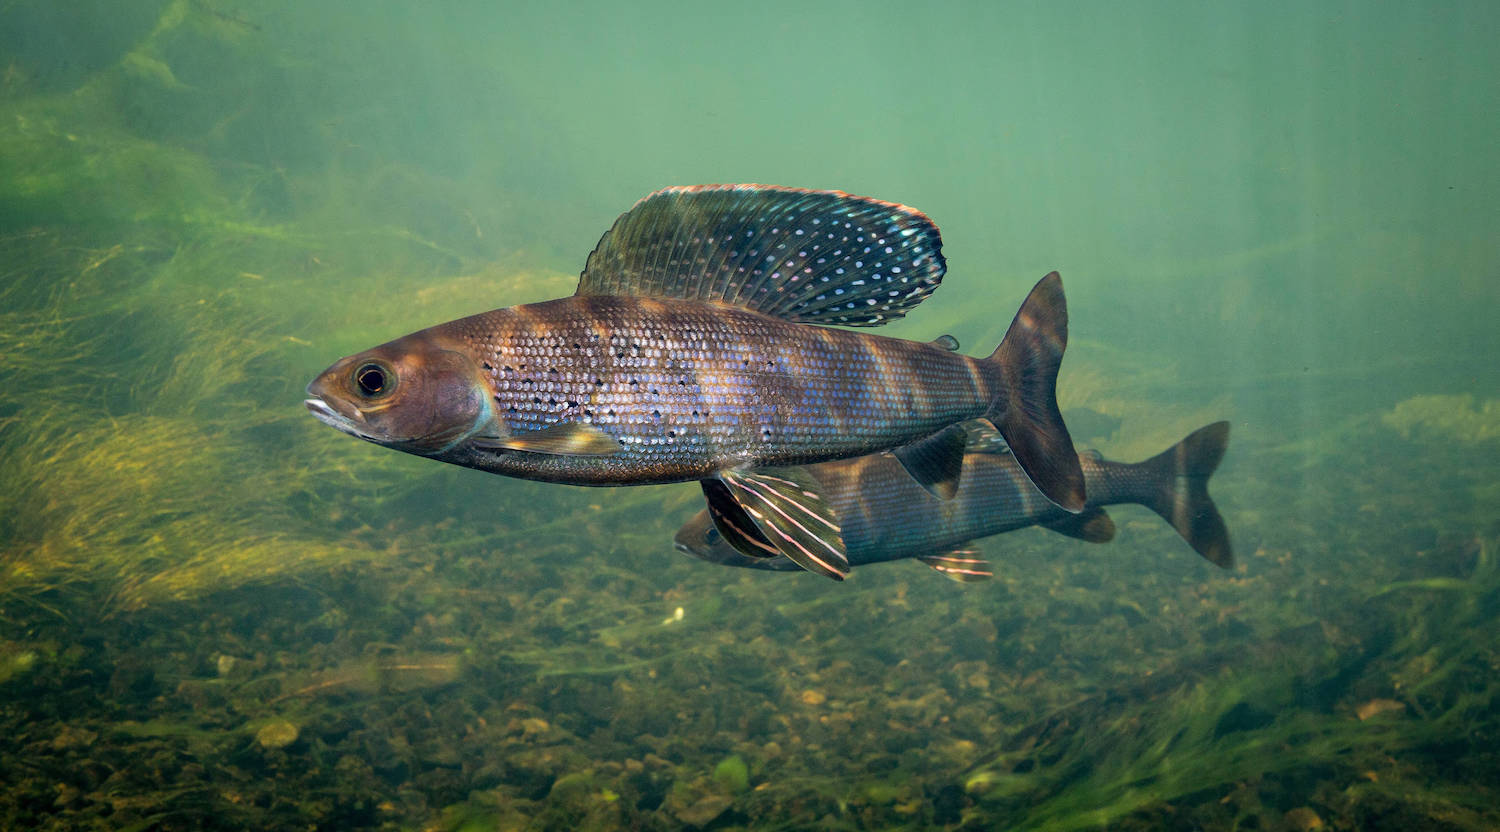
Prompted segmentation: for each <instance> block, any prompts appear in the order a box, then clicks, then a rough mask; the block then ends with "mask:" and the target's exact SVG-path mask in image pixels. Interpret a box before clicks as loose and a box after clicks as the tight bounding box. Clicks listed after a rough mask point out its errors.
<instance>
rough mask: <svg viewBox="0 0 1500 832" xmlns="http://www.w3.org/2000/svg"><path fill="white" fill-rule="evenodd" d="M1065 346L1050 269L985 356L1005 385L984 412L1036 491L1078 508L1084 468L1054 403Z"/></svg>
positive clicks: (1058, 281) (1057, 280)
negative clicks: (999, 373)
mask: <svg viewBox="0 0 1500 832" xmlns="http://www.w3.org/2000/svg"><path fill="white" fill-rule="evenodd" d="M1067 346H1068V304H1067V300H1066V299H1065V298H1064V297H1063V289H1062V278H1061V277H1059V276H1058V274H1057V272H1052V273H1051V274H1049V275H1047V276H1046V277H1044V278H1042V279H1041V281H1040V282H1039V283H1037V284H1036V287H1035V288H1033V289H1032V290H1031V294H1029V295H1027V296H1026V302H1025V303H1022V304H1021V308H1020V310H1019V311H1017V312H1016V317H1015V320H1013V321H1011V322H1010V329H1008V330H1006V332H1005V337H1004V338H1003V339H1001V341H1000V346H998V347H996V348H995V352H994V354H993V355H991V356H990V357H989V360H990V361H992V362H994V363H996V364H999V365H1000V372H1001V374H1002V375H1003V376H1004V379H1005V384H1004V388H1003V389H1002V390H1001V391H1000V393H999V394H998V395H997V396H996V397H995V401H994V402H992V403H991V405H990V412H989V413H987V414H985V417H986V418H987V419H989V420H990V422H991V423H993V424H994V426H995V428H996V429H997V430H999V431H1000V435H1001V436H1003V437H1005V442H1006V444H1008V445H1010V450H1011V453H1012V454H1013V455H1014V456H1015V458H1016V462H1018V463H1020V465H1021V470H1023V471H1025V472H1026V476H1027V477H1030V478H1031V482H1032V484H1033V485H1035V486H1036V487H1037V490H1039V491H1041V492H1042V494H1043V495H1045V496H1046V497H1047V499H1049V500H1051V501H1052V502H1054V503H1056V504H1058V505H1059V506H1061V507H1062V508H1065V509H1067V510H1068V511H1071V512H1074V513H1077V512H1079V511H1082V510H1083V505H1084V498H1085V494H1084V484H1083V468H1082V467H1081V466H1080V465H1079V463H1078V454H1077V453H1076V452H1075V451H1074V450H1073V438H1072V437H1070V436H1069V435H1068V428H1067V426H1066V425H1064V424H1063V418H1062V411H1060V410H1059V409H1058V407H1057V370H1058V367H1059V366H1061V365H1062V357H1063V350H1065V349H1067Z"/></svg>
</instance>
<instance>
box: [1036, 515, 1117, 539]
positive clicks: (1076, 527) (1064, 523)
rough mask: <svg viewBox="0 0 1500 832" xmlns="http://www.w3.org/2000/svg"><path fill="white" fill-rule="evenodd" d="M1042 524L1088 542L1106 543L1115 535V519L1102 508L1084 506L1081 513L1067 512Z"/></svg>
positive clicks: (1059, 532)
mask: <svg viewBox="0 0 1500 832" xmlns="http://www.w3.org/2000/svg"><path fill="white" fill-rule="evenodd" d="M1042 525H1043V526H1045V527H1047V528H1049V529H1051V530H1052V531H1054V532H1057V533H1058V534H1065V535H1067V536H1068V537H1076V538H1078V539H1079V540H1083V541H1087V542H1089V543H1108V542H1109V541H1111V540H1113V539H1114V537H1115V521H1113V520H1111V519H1110V518H1109V515H1108V514H1106V513H1105V511H1104V509H1102V508H1086V509H1084V510H1083V513H1081V514H1069V515H1068V516H1066V517H1060V518H1058V519H1056V520H1049V521H1048V522H1046V523H1043V524H1042Z"/></svg>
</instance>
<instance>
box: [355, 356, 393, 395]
mask: <svg viewBox="0 0 1500 832" xmlns="http://www.w3.org/2000/svg"><path fill="white" fill-rule="evenodd" d="M392 381H393V379H392V378H391V377H390V375H389V374H388V373H387V372H386V370H385V368H384V367H382V366H380V365H379V364H363V365H360V368H359V369H357V370H355V371H354V386H355V387H356V388H358V389H359V392H360V395H362V396H364V397H365V398H368V399H373V398H375V397H376V396H383V395H385V394H386V393H389V392H390V389H391V382H392Z"/></svg>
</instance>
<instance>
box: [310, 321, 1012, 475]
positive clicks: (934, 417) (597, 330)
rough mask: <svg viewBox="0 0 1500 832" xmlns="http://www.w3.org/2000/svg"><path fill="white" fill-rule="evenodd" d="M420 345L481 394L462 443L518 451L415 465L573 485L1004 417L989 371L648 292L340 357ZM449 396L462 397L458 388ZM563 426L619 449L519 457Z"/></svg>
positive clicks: (909, 438) (773, 460)
mask: <svg viewBox="0 0 1500 832" xmlns="http://www.w3.org/2000/svg"><path fill="white" fill-rule="evenodd" d="M430 351H438V352H440V353H447V354H450V355H457V356H462V357H463V359H464V361H461V362H458V363H460V364H467V365H468V366H469V367H470V368H471V372H473V373H474V376H475V382H474V383H475V384H477V385H482V389H483V391H484V392H485V393H486V396H485V400H484V401H482V402H477V401H476V402H473V405H474V410H473V417H474V418H473V419H472V420H469V424H470V426H471V427H473V429H474V431H475V432H476V433H477V432H482V431H483V430H484V429H485V428H484V425H485V424H486V423H487V422H488V418H487V416H488V415H493V416H494V417H495V419H497V420H498V422H499V423H500V424H501V425H502V426H503V427H504V428H505V430H506V431H507V432H508V433H509V435H510V436H512V437H522V439H523V441H522V442H521V443H518V447H517V448H514V449H512V448H505V447H500V446H495V445H491V444H490V443H483V442H481V443H474V442H469V441H467V440H468V439H469V437H468V436H464V435H462V434H445V435H442V436H441V437H440V438H439V440H438V444H437V445H435V446H432V447H431V448H430V450H429V451H428V452H427V454H426V455H428V456H432V457H434V458H437V459H442V460H444V461H447V462H452V463H456V464H459V465H465V466H468V467H471V468H479V469H482V470H486V471H492V472H495V473H498V474H505V475H507V476H514V477H522V478H525V479H535V480H545V481H548V482H560V483H571V484H574V485H622V484H645V483H665V482H682V481H686V480H700V479H705V478H707V477H710V476H712V475H713V474H715V473H716V472H718V471H721V470H724V469H731V468H737V467H741V466H744V467H749V468H762V467H768V466H785V465H800V464H804V463H810V462H819V461H823V460H828V459H840V458H844V457H849V456H858V455H862V454H868V453H872V452H874V451H877V450H881V449H885V448H891V447H896V446H900V445H905V444H908V443H911V442H914V441H916V440H918V439H922V438H924V437H926V436H929V435H931V434H933V433H936V432H937V431H940V430H942V429H943V428H945V427H947V426H948V425H952V424H954V423H955V422H959V421H962V420H964V419H970V418H974V417H978V416H984V415H986V414H987V413H989V414H992V415H994V416H995V417H996V418H997V419H999V420H1000V421H1004V414H1005V412H1006V411H1007V410H1008V409H1009V407H1010V403H1009V396H1008V395H1006V393H1005V392H1003V391H1007V388H1006V386H1005V375H1004V373H1003V372H1002V369H1001V367H1000V366H999V363H998V362H990V361H983V360H979V359H974V358H969V357H967V356H963V355H959V354H957V353H954V352H950V351H948V350H945V349H942V348H941V347H936V346H932V345H929V344H925V343H918V342H914V341H903V340H900V339H895V338H885V337H882V336H879V335H873V334H869V333H862V332H852V331H848V330H838V329H830V328H827V327H818V326H808V325H806V324H795V323H788V322H786V321H782V320H778V319H776V318H772V317H769V316H766V315H761V314H758V313H755V312H752V311H749V310H745V309H737V308H734V307H729V306H723V305H720V304H713V303H704V302H700V301H685V300H672V299H657V298H632V297H619V296H615V297H571V298H563V299H559V300H554V301H547V302H544V303H537V304H528V305H524V306H514V307H509V308H506V309H497V310H494V311H492V312H486V313H484V314H481V315H475V316H472V317H469V318H463V319H460V320H456V321H451V322H449V323H445V324H442V325H439V326H436V327H433V328H431V329H427V330H423V331H421V332H418V333H414V334H412V335H410V336H407V337H406V338H403V339H400V340H398V341H395V342H393V343H391V344H388V345H384V346H382V347H378V348H376V349H374V350H371V351H370V352H369V353H366V354H362V355H361V356H357V357H355V358H354V359H350V361H349V363H356V362H369V361H371V360H377V361H378V360H381V359H384V360H385V361H388V362H390V363H392V364H398V363H400V362H401V361H403V357H406V360H408V361H410V360H411V357H413V356H421V355H424V354H429V352H430ZM448 360H449V361H452V360H453V359H451V358H450V359H448ZM344 369H345V368H343V367H340V366H337V365H336V366H335V367H334V368H333V369H332V370H330V372H329V374H327V375H326V376H325V378H323V379H320V380H319V382H317V383H315V384H314V386H313V387H312V388H311V392H313V394H314V395H320V396H321V395H322V394H323V393H324V390H323V389H322V388H323V387H324V386H327V385H331V384H336V383H338V379H340V378H341V377H342V376H343V375H344V373H343V372H342V370H344ZM456 386H467V381H466V382H464V384H463V385H456ZM396 392H399V390H398V391H396ZM460 393H461V394H462V393H466V391H462V390H461V391H460ZM458 398H459V399H461V400H463V401H464V402H465V403H466V404H467V403H468V399H469V397H468V396H467V395H466V394H464V395H460V396H459V397H458ZM997 399H998V402H997V401H996V400H997ZM486 410H488V411H489V414H487V413H486V412H485V411H486ZM423 415H425V413H424V414H423ZM568 422H572V423H582V424H587V425H590V426H592V427H593V428H595V429H597V430H598V431H599V432H601V433H603V434H604V435H606V436H609V437H611V438H613V439H614V440H616V441H617V442H619V449H618V450H616V451H614V452H612V453H607V454H566V453H548V452H532V451H527V450H524V449H523V448H524V437H525V436H526V435H527V433H528V432H530V431H536V430H540V429H542V428H545V427H546V426H548V425H551V424H556V423H568ZM496 438H497V439H499V438H500V437H496Z"/></svg>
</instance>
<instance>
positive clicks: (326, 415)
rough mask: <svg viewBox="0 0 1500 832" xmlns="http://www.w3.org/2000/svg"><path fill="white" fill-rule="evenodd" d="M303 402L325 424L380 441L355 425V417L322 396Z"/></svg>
mask: <svg viewBox="0 0 1500 832" xmlns="http://www.w3.org/2000/svg"><path fill="white" fill-rule="evenodd" d="M302 404H303V405H304V406H305V407H307V411H308V412H309V413H311V414H312V415H313V416H314V417H315V418H316V419H317V420H318V421H319V422H322V423H323V424H325V425H327V426H329V427H331V428H333V429H334V430H336V431H339V432H341V433H347V434H349V435H350V436H354V437H357V438H359V439H363V440H365V441H366V442H379V441H380V440H379V439H377V438H375V437H374V436H372V435H370V434H368V433H366V432H364V431H362V430H360V429H359V428H358V427H356V426H355V422H354V420H353V419H350V418H349V417H348V416H345V415H344V414H342V413H339V412H338V411H336V410H334V409H333V408H331V407H329V406H328V403H327V402H325V401H323V400H322V399H320V398H317V397H314V398H311V399H303V400H302Z"/></svg>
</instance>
